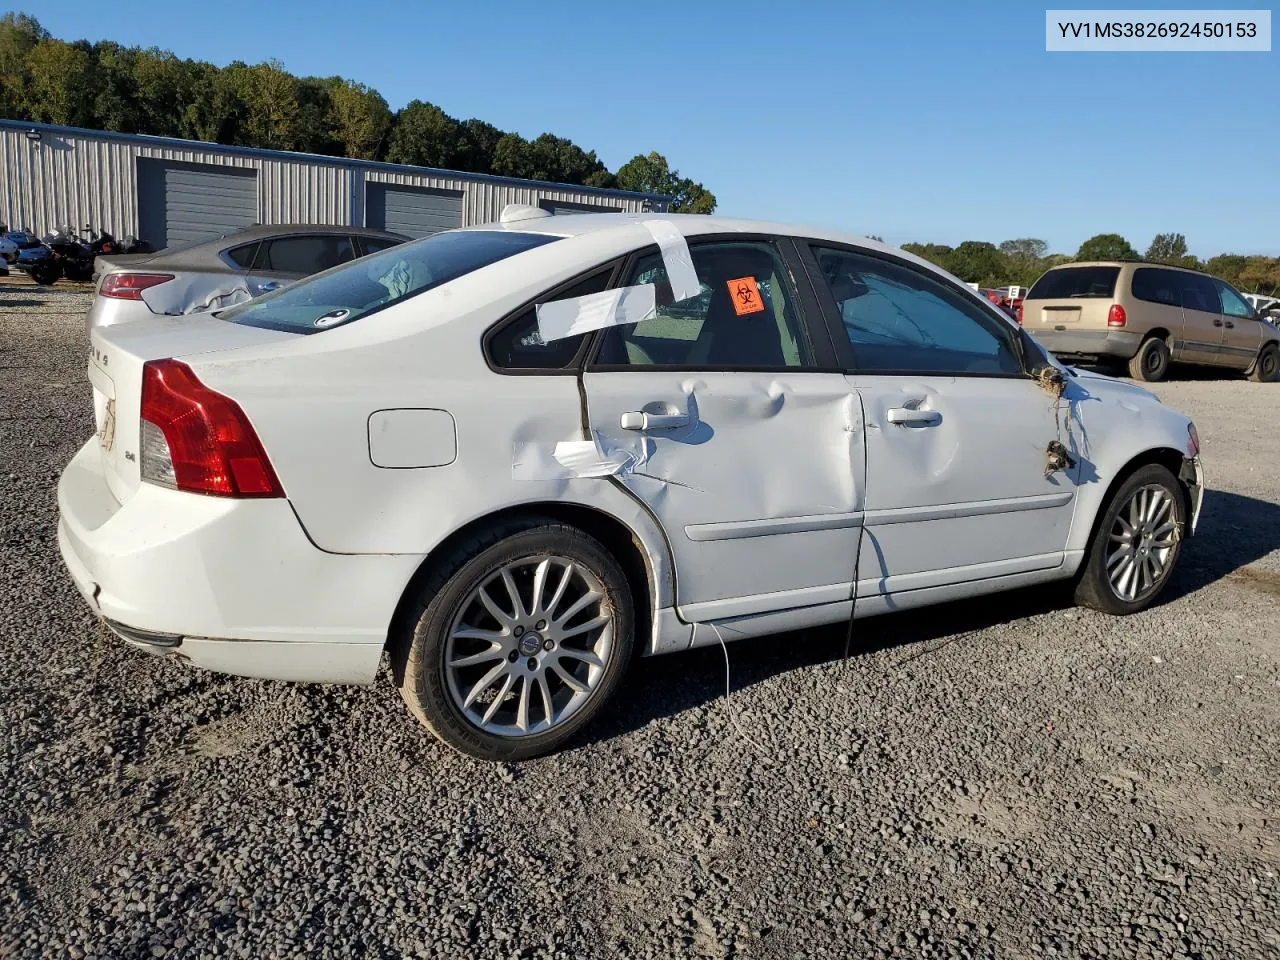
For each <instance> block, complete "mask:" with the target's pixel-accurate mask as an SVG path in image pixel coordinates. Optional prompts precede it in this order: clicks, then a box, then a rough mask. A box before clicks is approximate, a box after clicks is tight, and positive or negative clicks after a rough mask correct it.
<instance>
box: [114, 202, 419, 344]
mask: <svg viewBox="0 0 1280 960" xmlns="http://www.w3.org/2000/svg"><path fill="white" fill-rule="evenodd" d="M408 239H409V238H408V237H405V236H402V235H400V234H398V233H390V232H388V231H386V230H368V229H365V228H363V227H338V226H317V225H314V224H274V225H272V226H265V227H251V228H249V229H248V230H243V231H241V232H239V233H233V234H227V235H224V236H221V237H218V238H217V239H216V240H203V241H200V242H199V243H194V244H187V245H185V246H180V247H170V248H168V249H165V250H161V251H159V252H158V253H151V254H141V255H133V256H113V257H99V258H98V259H97V262H96V264H95V266H94V274H95V277H96V279H97V281H98V289H97V296H96V297H94V300H93V305H92V306H91V307H90V308H89V328H90V329H93V328H94V327H109V326H111V325H112V324H116V323H125V322H127V321H129V320H140V319H145V318H147V317H152V316H155V315H157V314H159V315H168V316H180V315H182V314H187V313H200V312H202V311H205V310H216V309H218V308H220V307H227V306H230V305H232V304H234V303H240V302H242V301H244V300H250V299H252V298H254V297H256V296H259V295H260V294H263V293H269V292H270V291H272V290H274V289H276V288H277V287H281V286H284V285H285V284H287V283H291V282H293V281H294V280H300V279H302V278H303V277H306V276H310V275H311V274H313V273H319V272H320V271H322V270H328V269H329V268H330V267H336V266H337V265H338V264H340V263H346V262H347V261H348V260H355V259H357V258H359V257H363V256H365V255H367V254H370V253H377V252H378V251H380V250H386V249H387V248H388V247H393V246H395V245H397V244H400V243H404V242H405V241H406V240H408Z"/></svg>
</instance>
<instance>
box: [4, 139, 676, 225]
mask: <svg viewBox="0 0 1280 960" xmlns="http://www.w3.org/2000/svg"><path fill="white" fill-rule="evenodd" d="M509 203H522V204H528V205H531V206H540V207H542V208H543V209H546V210H550V211H551V212H552V213H567V212H570V211H572V212H575V213H577V212H581V211H600V212H609V211H628V212H635V211H641V210H665V209H666V204H667V198H666V197H660V196H655V195H651V194H643V193H631V192H628V191H624V190H604V189H597V188H594V187H577V186H569V185H566V184H558V183H542V182H539V181H534V180H515V179H511V178H508V177H495V176H487V175H482V174H476V173H460V172H458V171H453V170H435V169H431V168H429V167H410V166H403V165H400V164H392V163H375V162H372V161H367V160H347V159H344V158H341V157H324V156H318V155H315V154H306V153H289V152H286V151H283V150H258V149H255V148H252V147H229V146H222V145H220V144H216V143H202V142H199V141H194V140H176V139H172V138H169V137H148V136H138V135H133V134H122V133H109V132H105V131H101V130H81V129H77V128H75V127H55V126H49V125H47V124H40V123H28V122H23V121H16V120H0V222H7V223H8V224H9V225H10V227H12V228H14V229H18V228H20V227H30V228H31V229H33V230H35V231H36V232H37V233H44V232H46V231H48V230H52V229H53V228H54V227H56V226H59V225H62V224H69V225H71V226H72V227H74V228H76V229H79V228H81V227H83V226H85V225H92V226H93V227H94V228H96V229H105V230H108V231H110V232H111V233H112V234H114V235H115V236H117V237H123V236H126V235H128V234H133V235H135V236H138V237H141V238H142V239H145V240H147V241H149V242H150V243H151V244H153V245H154V246H155V247H156V249H159V248H161V247H165V246H171V245H173V244H176V243H183V242H187V241H192V240H200V239H205V238H208V237H211V236H217V235H218V234H222V233H227V232H230V231H234V230H237V229H240V228H241V227H246V226H249V225H251V224H254V223H263V224H270V223H330V224H338V225H343V226H346V225H355V226H368V227H377V228H381V229H386V230H394V231H396V232H398V233H403V234H407V235H409V236H413V237H421V236H426V235H427V234H430V233H436V232H438V231H440V230H447V229H449V228H450V227H458V226H466V225H468V224H473V223H486V222H489V221H493V220H497V219H498V216H499V214H500V213H501V212H502V208H503V207H504V206H506V205H507V204H509Z"/></svg>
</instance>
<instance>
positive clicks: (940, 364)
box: [814, 248, 1022, 374]
mask: <svg viewBox="0 0 1280 960" xmlns="http://www.w3.org/2000/svg"><path fill="white" fill-rule="evenodd" d="M814 255H815V256H816V257H817V258H818V265H819V266H820V267H821V268H822V274H823V276H824V277H825V278H826V281H827V285H828V288H829V289H830V291H831V295H832V297H834V298H835V301H836V306H837V307H838V308H839V311H840V316H841V319H842V320H843V321H844V331H845V333H846V335H847V336H848V337H849V343H850V344H851V345H852V347H853V354H854V363H855V365H856V367H857V369H858V370H860V371H876V372H882V373H946V374H965V373H1004V374H1017V373H1021V372H1022V364H1021V362H1020V361H1019V358H1018V353H1017V350H1016V348H1015V347H1014V337H1015V333H1014V330H1013V328H1012V327H1010V326H1009V324H1008V323H1005V322H1004V321H1002V320H1001V319H1000V318H999V317H995V316H992V315H990V314H989V313H988V312H987V311H986V310H985V309H984V308H983V307H982V305H981V304H978V303H974V302H973V301H972V298H970V297H968V296H966V295H965V294H963V293H961V292H960V291H959V290H956V289H954V288H953V287H951V286H950V285H948V284H946V283H944V282H942V281H941V280H935V279H933V278H932V277H930V276H928V275H926V274H924V273H921V272H918V271H916V270H913V269H911V268H909V267H906V266H902V265H900V264H896V263H893V262H891V261H887V260H881V259H878V258H876V257H869V256H865V255H863V254H857V253H849V252H847V251H844V250H829V249H823V248H816V249H815V250H814Z"/></svg>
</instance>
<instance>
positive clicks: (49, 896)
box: [0, 285, 1280, 958]
mask: <svg viewBox="0 0 1280 960" xmlns="http://www.w3.org/2000/svg"><path fill="white" fill-rule="evenodd" d="M86 305H87V297H86V295H85V294H83V293H77V292H59V291H57V290H55V291H54V292H53V293H49V292H47V291H46V292H41V291H37V290H35V289H34V288H30V287H26V288H20V287H17V286H15V285H8V286H0V489H2V490H3V497H2V498H0V591H2V593H0V957H10V956H12V957H29V956H31V957H34V956H49V957H63V956H70V957H86V956H88V957H103V958H108V957H109V958H130V957H162V956H168V957H205V956H245V957H308V958H311V957H339V956H344V957H345V956H363V957H504V958H507V957H566V958H570V957H571V958H581V957H743V958H746V957H769V958H773V957H778V958H793V957H833V958H834V957H876V956H924V957H951V956H959V957H987V956H1002V957H1003V956H1020V957H1025V956H1032V955H1047V956H1069V957H1078V956H1091V957H1172V956H1187V957H1223V958H1226V957H1231V958H1239V957H1263V956H1267V957H1275V956H1277V955H1280V884H1278V882H1277V878H1276V874H1277V868H1278V867H1280V837H1278V834H1280V785H1278V784H1277V774H1278V773H1280V738H1278V737H1277V731H1278V730H1280V671H1278V669H1277V653H1278V649H1280V612H1278V610H1277V606H1276V598H1277V596H1278V595H1280V506H1277V500H1280V478H1278V476H1277V466H1276V465H1277V464H1278V463H1280V439H1278V434H1277V432H1276V431H1275V429H1274V424H1275V423H1276V422H1278V421H1280V386H1274V385H1258V384H1252V383H1247V382H1244V381H1242V380H1236V379H1228V378H1218V379H1180V380H1176V381H1174V382H1171V383H1168V384H1164V385H1161V386H1160V387H1159V388H1158V392H1159V393H1160V394H1161V396H1162V397H1164V398H1165V399H1166V401H1167V402H1170V403H1172V404H1174V405H1176V406H1178V407H1180V408H1181V409H1183V410H1185V411H1187V412H1188V413H1190V414H1192V415H1193V416H1194V417H1195V419H1196V421H1197V423H1198V425H1199V428H1200V435H1201V437H1202V439H1203V442H1204V447H1205V455H1206V459H1207V465H1208V471H1209V479H1210V482H1211V486H1212V487H1213V489H1212V490H1211V491H1210V493H1209V494H1208V497H1207V500H1206V507H1205V515H1204V518H1203V522H1202V535H1201V536H1200V537H1197V538H1196V539H1194V540H1193V541H1191V542H1190V543H1189V545H1188V549H1187V551H1186V552H1185V553H1184V555H1183V563H1182V566H1181V568H1180V570H1179V572H1178V574H1177V577H1176V582H1175V583H1174V584H1173V585H1172V589H1171V590H1169V591H1168V592H1167V594H1166V600H1165V602H1163V603H1162V604H1161V605H1160V606H1158V607H1156V608H1154V609H1152V610H1149V611H1147V612H1146V613H1143V614H1141V615H1139V616H1137V617H1134V618H1130V619H1127V620H1123V621H1122V620H1116V619H1109V618H1107V617H1105V616H1102V615H1100V614H1096V613H1092V612H1088V611H1081V610H1074V609H1069V608H1066V607H1064V606H1063V605H1062V603H1061V601H1060V600H1059V596H1060V595H1059V594H1056V593H1052V592H1043V591H1040V592H1023V593H1017V594H1008V595H1003V596H998V597H994V598H990V599H986V600H983V601H981V602H970V603H964V604H957V605H950V606H947V607H942V608H935V609H933V610H929V611H921V612H917V613H914V614H906V615H899V616H897V617H892V618H880V619H877V620H872V621H862V622H860V623H859V625H858V630H857V635H856V640H855V643H854V649H853V655H852V656H850V657H849V658H848V659H847V660H846V659H843V656H842V654H843V648H844V633H843V629H833V630H822V631H811V632H808V633H803V634H789V635H785V636H778V637H770V638H764V639H760V640H756V641H746V642H742V643H739V644H737V645H734V646H732V647H730V659H731V661H732V684H733V693H732V695H731V697H730V698H729V699H728V701H726V700H725V697H724V683H725V680H724V662H723V658H722V655H721V651H720V650H719V649H718V648H717V649H711V650H703V651H697V652H694V653H691V654H687V655H680V656H674V657H665V658H660V659H656V660H650V661H645V662H643V663H642V664H640V666H639V667H638V669H637V670H636V671H635V672H634V674H633V675H632V678H631V680H630V682H629V684H628V686H627V689H626V690H625V692H624V694H623V696H622V697H621V698H620V701H619V702H618V703H617V704H616V707H615V708H614V709H612V710H610V711H609V712H608V714H607V715H606V716H605V717H603V718H602V719H601V720H599V721H598V722H596V723H595V725H594V726H593V727H592V728H591V729H590V731H589V735H588V739H586V740H585V741H583V742H581V743H579V744H578V745H576V746H574V747H572V748H571V749H568V750H565V751H564V752H562V753H560V754H558V755H556V756H553V757H550V758H547V759H542V760H537V761H531V762H528V763H522V764H518V765H505V766H504V765H491V764H486V763H480V762H476V761H472V760H468V759H465V758H463V757H460V756H458V755H456V754H454V753H452V752H451V751H449V750H448V749H446V748H444V747H442V746H441V745H440V744H438V743H437V742H436V741H435V740H433V739H432V738H431V737H430V736H429V735H428V734H427V733H426V732H425V731H423V730H421V729H419V728H418V727H416V726H415V725H414V724H413V723H412V722H411V721H410V720H409V718H408V716H407V714H406V712H405V710H404V708H403V707H402V705H401V703H400V701H399V699H398V697H397V696H396V694H395V691H394V689H393V688H392V686H391V684H390V681H389V678H388V676H387V675H386V674H385V672H384V674H383V676H382V677H380V679H379V682H378V684H377V685H376V686H374V687H372V688H369V689H354V688H351V689H348V688H322V687H303V686H291V685H287V684H282V683H269V682H259V681H248V680H239V679H235V678H230V677H221V676H216V675H213V674H207V673H199V672H193V671H190V670H188V669H186V668H184V667H182V666H181V665H179V664H177V663H172V662H168V661H164V660H159V659H155V658H150V657H147V656H145V655H143V654H140V653H136V652H134V651H132V650H130V649H127V648H125V647H124V646H123V645H122V644H121V643H119V642H116V641H113V640H111V639H109V638H103V637H102V636H101V634H100V632H99V629H98V626H97V624H96V623H95V621H94V618H93V617H92V616H90V614H89V611H88V610H87V609H86V607H85V605H84V604H83V603H82V602H81V600H80V599H79V597H78V596H77V595H76V594H75V591H74V589H73V587H72V585H71V583H70V581H69V580H68V578H67V576H66V575H65V574H64V572H63V570H62V568H61V566H60V562H59V560H58V556H57V547H56V543H55V537H54V529H55V520H56V504H55V494H54V487H55V480H56V477H57V475H58V473H59V471H60V469H61V468H62V466H63V465H64V464H65V463H66V462H67V460H68V459H69V458H70V457H71V455H72V453H73V452H74V450H75V448H76V447H77V446H78V445H79V444H80V443H81V442H83V440H84V439H85V437H87V436H88V435H89V433H90V432H91V429H92V426H91V420H92V417H91V403H90V399H89V388H88V386H87V385H86V383H85V380H84V363H85V360H84V354H85V344H84V340H83V331H82V327H81V322H82V316H83V311H84V309H85V307H86Z"/></svg>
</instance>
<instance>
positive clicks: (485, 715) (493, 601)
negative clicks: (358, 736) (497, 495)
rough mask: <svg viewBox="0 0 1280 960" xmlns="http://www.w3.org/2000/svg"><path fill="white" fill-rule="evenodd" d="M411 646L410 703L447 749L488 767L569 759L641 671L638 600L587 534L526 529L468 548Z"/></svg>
mask: <svg viewBox="0 0 1280 960" xmlns="http://www.w3.org/2000/svg"><path fill="white" fill-rule="evenodd" d="M419 596H420V600H419V603H418V606H417V608H416V611H415V614H414V615H413V618H412V622H411V623H410V624H409V626H408V627H407V629H408V630H411V631H412V633H411V634H410V635H409V636H407V637H406V638H404V641H403V642H402V645H401V648H402V650H403V654H402V655H403V656H404V661H403V671H402V676H403V679H402V682H401V684H400V694H401V696H402V697H403V698H404V700H405V703H406V704H407V705H408V707H409V710H410V712H412V713H413V715H414V716H415V717H417V718H418V720H420V721H421V722H422V723H423V724H424V725H425V726H426V727H427V728H428V729H430V730H431V732H432V733H434V734H435V735H436V736H437V737H439V738H440V739H441V740H443V741H444V742H445V743H447V744H449V745H450V746H451V747H453V748H454V749H456V750H459V751H461V752H462V753H465V754H469V755H470V756H473V757H479V758H480V759H483V760H506V761H514V760H524V759H527V758H529V757H534V756H538V755H539V754H543V753H547V752H550V751H552V750H554V749H555V748H557V747H559V746H560V745H561V744H562V743H564V742H565V741H566V740H568V739H569V738H570V737H572V736H573V735H574V734H576V733H577V732H578V731H579V730H581V729H582V727H583V726H585V725H586V724H587V723H588V722H589V721H590V720H591V718H592V717H594V716H595V715H596V714H597V713H599V711H600V710H601V708H602V707H603V706H604V705H605V703H606V702H608V700H609V699H610V698H611V697H612V695H613V693H614V692H615V690H616V689H617V686H618V684H619V683H620V682H621V679H622V676H623V673H624V672H625V670H626V668H627V665H628V664H629V663H630V660H631V651H632V648H633V645H634V637H633V634H634V623H635V617H634V612H633V606H632V597H631V589H630V586H629V584H628V582H627V578H626V575H625V574H624V573H623V571H622V568H621V566H619V564H618V562H617V560H616V559H614V557H613V556H612V555H611V554H610V553H609V551H608V550H606V549H605V547H604V546H603V545H601V544H600V542H599V541H597V540H596V539H595V538H593V537H591V536H588V535H587V534H585V533H583V532H582V531H581V530H578V529H576V528H574V527H570V526H567V525H565V524H559V523H553V522H550V521H535V520H530V521H522V522H517V523H514V524H508V525H506V526H504V527H500V528H497V529H495V530H493V531H490V532H489V533H488V534H485V535H482V536H480V537H477V538H475V539H473V540H471V541H468V542H467V543H465V544H463V545H462V546H461V547H460V548H459V549H458V550H456V551H455V552H454V553H453V555H452V556H451V557H449V558H448V559H446V561H445V562H444V563H442V564H441V565H440V568H439V569H438V570H437V572H436V573H435V574H434V575H432V576H431V577H429V578H428V579H427V582H426V583H425V584H424V585H423V589H422V590H421V592H420V595H419Z"/></svg>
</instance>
